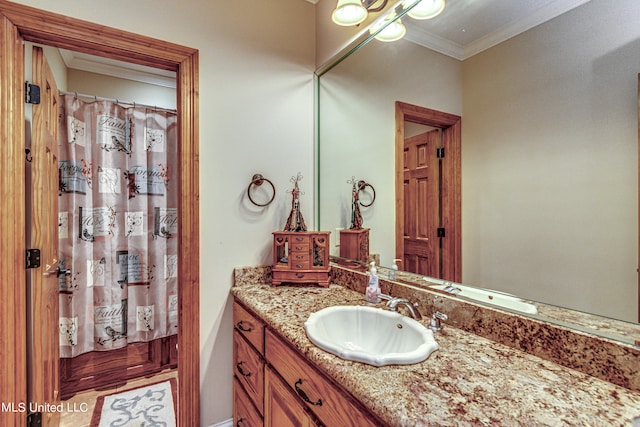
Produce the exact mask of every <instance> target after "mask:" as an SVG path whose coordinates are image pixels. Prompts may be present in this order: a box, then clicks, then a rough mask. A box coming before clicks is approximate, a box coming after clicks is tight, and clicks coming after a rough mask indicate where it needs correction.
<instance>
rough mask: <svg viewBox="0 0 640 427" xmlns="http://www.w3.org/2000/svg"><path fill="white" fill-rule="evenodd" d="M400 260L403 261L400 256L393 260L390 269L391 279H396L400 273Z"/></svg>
mask: <svg viewBox="0 0 640 427" xmlns="http://www.w3.org/2000/svg"><path fill="white" fill-rule="evenodd" d="M398 261H402V260H401V259H399V258H396V259H394V260H393V265H392V266H391V268H390V269H389V280H396V276H397V274H398Z"/></svg>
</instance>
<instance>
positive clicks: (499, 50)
mask: <svg viewBox="0 0 640 427" xmlns="http://www.w3.org/2000/svg"><path fill="white" fill-rule="evenodd" d="M639 17H640V2H638V1H636V0H592V1H591V2H589V3H587V4H585V5H583V6H581V7H578V8H577V9H574V10H573V11H571V12H569V13H567V14H565V15H562V16H560V17H558V18H556V19H554V20H552V21H550V22H548V23H546V24H543V25H541V26H539V27H537V28H534V29H532V30H530V31H527V32H526V33H524V34H522V35H520V36H518V37H516V38H514V39H511V40H509V41H507V42H505V43H502V44H500V45H498V46H496V47H494V48H492V49H490V50H488V51H486V52H483V53H481V54H479V55H477V56H474V57H472V58H470V59H468V60H467V61H465V62H464V66H463V76H464V78H463V114H462V117H463V119H462V141H463V142H462V144H463V150H462V165H463V167H462V170H463V176H462V184H463V188H462V192H463V193H462V209H463V212H462V218H463V230H462V236H463V238H462V242H463V257H462V259H463V268H462V271H463V279H464V281H465V282H468V283H479V284H482V285H484V286H487V287H492V288H495V289H500V290H509V291H510V292H513V293H516V294H519V295H523V296H533V295H535V296H536V298H538V299H540V300H542V301H547V302H553V303H556V304H559V305H562V306H570V307H573V308H576V309H581V310H585V311H588V312H596V313H599V314H602V315H606V316H612V317H615V318H619V319H620V318H621V319H626V320H629V321H635V320H637V301H638V294H637V292H638V290H637V288H638V286H637V273H636V267H637V261H638V244H637V239H638V149H637V144H638V127H637V126H638V123H637V117H638V116H637V114H638V92H637V84H638V72H640V25H638V22H639V21H638V18H639Z"/></svg>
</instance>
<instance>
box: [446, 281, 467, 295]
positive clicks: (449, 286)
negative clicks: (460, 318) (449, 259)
mask: <svg viewBox="0 0 640 427" xmlns="http://www.w3.org/2000/svg"><path fill="white" fill-rule="evenodd" d="M444 284H445V285H446V287H445V288H444V289H443V290H444V291H445V292H447V293H449V294H451V295H456V294H459V293H460V292H462V289H460V288H456V287H455V286H453V283H451V282H444Z"/></svg>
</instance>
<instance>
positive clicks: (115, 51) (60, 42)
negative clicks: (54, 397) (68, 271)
mask: <svg viewBox="0 0 640 427" xmlns="http://www.w3.org/2000/svg"><path fill="white" fill-rule="evenodd" d="M23 40H24V41H31V42H34V43H41V44H45V45H48V46H53V47H59V48H64V49H69V50H74V51H78V52H84V53H89V54H93V55H98V56H103V57H107V58H113V59H118V60H121V61H126V62H132V63H136V64H141V65H147V66H150V67H155V68H160V69H164V70H170V71H175V72H176V73H177V82H178V89H177V102H178V104H177V105H178V171H177V176H176V177H175V179H178V180H179V182H180V184H179V202H178V220H179V222H178V233H179V236H180V241H179V243H178V277H179V285H178V347H179V352H178V381H179V387H178V408H177V411H178V419H177V421H178V425H181V426H196V425H200V373H199V368H200V362H199V359H200V358H199V352H200V346H199V203H198V201H199V188H198V179H199V168H198V165H199V158H198V141H199V119H198V51H197V50H196V49H193V48H189V47H185V46H180V45H177V44H173V43H169V42H165V41H162V40H157V39H154V38H150V37H146V36H141V35H138V34H134V33H130V32H126V31H122V30H117V29H114V28H110V27H106V26H103V25H98V24H94V23H90V22H87V21H82V20H78V19H75V18H71V17H68V16H64V15H59V14H55V13H51V12H47V11H44V10H40V9H36V8H32V7H28V6H23V5H20V4H16V3H12V2H9V1H7V0H0V170H1V171H2V173H1V174H0V191H1V194H0V196H1V197H2V203H3V209H2V211H3V215H1V216H0V253H1V254H2V256H0V307H1V309H0V322H1V323H0V324H2V325H3V326H4V327H3V330H2V332H1V333H0V354H2V356H3V362H2V363H1V364H0V401H1V402H3V403H5V402H9V403H11V402H13V403H15V404H16V405H18V404H19V403H20V402H24V403H27V390H26V360H27V354H26V336H27V325H26V297H25V280H26V279H25V276H26V274H25V270H24V265H25V251H26V241H25V236H24V230H25V216H26V212H25V206H24V194H25V184H24V173H25V166H24V163H25V152H24V149H25V115H24V46H23V43H22V41H23ZM0 421H1V422H0V424H3V425H4V424H6V425H16V426H24V425H25V424H26V413H22V412H15V413H12V412H3V413H1V414H0Z"/></svg>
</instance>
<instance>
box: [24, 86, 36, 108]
mask: <svg viewBox="0 0 640 427" xmlns="http://www.w3.org/2000/svg"><path fill="white" fill-rule="evenodd" d="M24 92H25V93H24V102H26V103H27V104H40V86H38V85H34V84H31V83H29V82H26V83H25V84H24Z"/></svg>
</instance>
